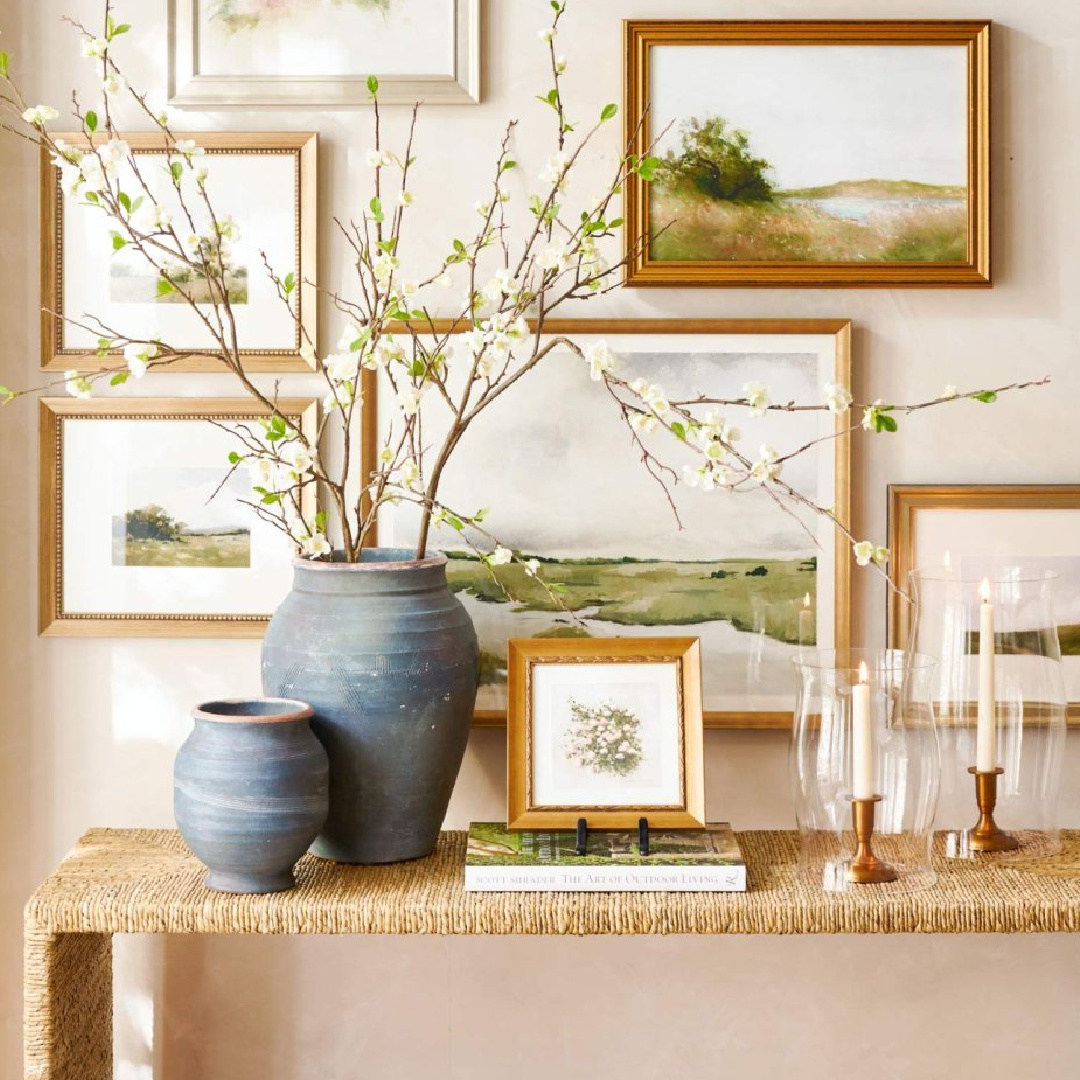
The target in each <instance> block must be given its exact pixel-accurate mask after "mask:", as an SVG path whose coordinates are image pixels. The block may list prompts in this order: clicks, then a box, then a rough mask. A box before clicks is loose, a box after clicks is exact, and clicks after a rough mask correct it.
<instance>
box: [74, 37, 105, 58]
mask: <svg viewBox="0 0 1080 1080" xmlns="http://www.w3.org/2000/svg"><path fill="white" fill-rule="evenodd" d="M79 48H80V50H81V51H82V54H83V58H84V59H86V60H101V59H102V58H103V57H104V56H105V53H106V51H107V50H108V48H109V43H108V42H107V41H106V40H105V39H104V38H103V37H90V36H89V35H87V36H86V37H84V38H83V39H82V42H81V43H80V45H79Z"/></svg>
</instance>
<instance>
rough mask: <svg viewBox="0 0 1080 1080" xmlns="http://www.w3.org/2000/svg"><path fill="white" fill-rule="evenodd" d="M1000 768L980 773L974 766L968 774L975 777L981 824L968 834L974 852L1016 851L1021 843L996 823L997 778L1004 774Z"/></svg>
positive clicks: (976, 798)
mask: <svg viewBox="0 0 1080 1080" xmlns="http://www.w3.org/2000/svg"><path fill="white" fill-rule="evenodd" d="M1004 771H1005V770H1004V769H1002V768H1001V767H1000V766H999V767H998V768H996V769H995V770H994V771H993V772H979V770H978V768H976V766H974V765H972V766H971V767H970V768H969V769H968V772H969V773H971V774H972V775H973V776H974V777H975V801H976V802H977V803H978V805H979V823H978V825H976V826H975V828H974V829H972V830H971V832H970V833H968V847H970V848H971V850H972V851H1015V850H1016V849H1017V848H1018V847H1019V846H1020V841H1019V840H1017V839H1016V837H1015V836H1012V835H1010V834H1009V833H1007V832H1006V831H1005V830H1004V829H1002V828H999V827H998V824H997V822H996V821H994V807H995V806H997V778H998V777H999V776H1000V775H1001V774H1002V773H1003V772H1004Z"/></svg>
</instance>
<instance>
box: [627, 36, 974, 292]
mask: <svg viewBox="0 0 1080 1080" xmlns="http://www.w3.org/2000/svg"><path fill="white" fill-rule="evenodd" d="M624 27H625V31H624V32H625V48H626V68H625V71H626V90H625V105H626V108H625V120H626V125H627V128H626V133H627V140H628V142H629V143H630V144H631V146H632V149H633V151H634V153H635V154H636V155H637V157H638V158H639V159H640V160H641V161H642V162H644V163H645V167H644V168H643V169H642V170H641V172H640V175H637V176H635V177H633V178H632V179H631V181H630V182H628V184H627V187H626V214H625V217H626V226H625V229H626V231H625V236H626V241H627V250H628V253H629V254H631V256H632V257H631V260H630V262H629V263H628V265H627V270H626V280H627V283H628V284H630V285H639V286H646V285H653V286H665V285H669V286H684V285H733V286H740V285H777V286H781V285H803V286H806V285H836V286H851V285H868V286H870V285H877V286H890V287H894V286H903V285H910V286H929V285H942V286H981V285H989V284H990V187H989V184H990V156H989V155H990V147H989V141H990V85H989V79H990V23H989V22H986V21H982V20H977V21H976V20H963V21H944V20H942V21H938V20H934V21H930V20H918V21H912V20H906V21H894V20H889V21H884V20H880V21H879V20H859V21H839V20H836V21H832V20H828V21H783V20H770V21H760V22H758V21H752V22H735V21H731V22H727V21H700V22H682V21H678V22H677V21H667V20H665V21H648V22H643V21H627V22H626V23H625V24H624ZM642 235H644V236H645V237H646V242H645V244H644V247H640V245H636V241H637V238H638V237H640V236H642Z"/></svg>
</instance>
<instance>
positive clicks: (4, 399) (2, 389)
mask: <svg viewBox="0 0 1080 1080" xmlns="http://www.w3.org/2000/svg"><path fill="white" fill-rule="evenodd" d="M14 396H15V391H14V390H9V389H8V388H7V387H6V386H0V405H6V404H7V403H8V402H9V401H10V400H11V399H12V398H13V397H14Z"/></svg>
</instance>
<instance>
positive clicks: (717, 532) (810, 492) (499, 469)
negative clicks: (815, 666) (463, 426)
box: [363, 319, 850, 728]
mask: <svg viewBox="0 0 1080 1080" xmlns="http://www.w3.org/2000/svg"><path fill="white" fill-rule="evenodd" d="M462 329H467V327H462ZM544 333H545V334H550V335H551V336H552V337H553V338H554V337H557V336H559V335H566V336H567V337H569V338H572V340H573V341H574V342H576V343H577V344H578V345H579V346H580V347H581V348H582V349H586V350H587V349H588V348H589V347H590V345H591V344H594V343H597V342H600V341H603V342H606V343H607V345H608V347H609V348H610V349H611V350H612V351H613V353H614V354H615V355H616V357H617V360H618V363H619V365H620V370H621V371H623V372H624V373H625V374H626V376H627V377H628V378H633V377H641V378H644V379H647V380H648V381H649V382H654V383H658V384H660V385H662V386H663V387H664V388H665V389H666V390H667V392H668V393H669V394H670V395H672V399H673V400H674V399H685V398H691V397H693V396H695V395H696V394H698V393H700V392H702V390H703V388H705V389H708V390H709V391H710V392H715V393H716V394H717V396H720V397H730V396H732V395H733V394H734V395H736V396H737V395H738V394H739V393H741V391H742V387H743V386H744V385H745V384H746V383H747V382H749V381H753V380H757V379H765V380H767V381H768V383H769V388H770V390H771V391H772V394H773V400H776V401H787V400H819V399H820V396H821V389H822V386H823V385H824V384H826V383H833V382H835V383H839V384H841V385H843V386H848V385H849V384H850V354H849V341H850V326H849V324H848V323H847V322H845V321H844V320H838V319H837V320H784V319H776V320H767V321H762V320H737V319H736V320H726V321H725V320H709V319H701V320H692V319H684V320H676V319H670V320H669V319H655V320H650V319H614V320H557V321H548V322H547V323H545V326H544ZM368 374H369V376H372V375H373V373H371V372H369V373H368ZM384 402H385V403H386V407H385V408H381V407H380V406H381V403H384ZM395 408H396V406H395V399H394V395H393V392H392V390H391V389H390V388H389V387H388V386H385V385H384V384H383V383H382V382H381V381H379V380H376V379H375V378H373V377H372V378H369V379H368V382H367V386H366V388H365V398H364V431H365V438H364V454H365V460H366V461H367V462H368V465H367V466H366V467H365V468H364V470H363V472H364V475H365V476H366V475H368V474H369V472H370V471H371V470H372V469H373V468H374V467H375V464H376V460H377V454H378V451H379V447H380V446H381V445H382V440H383V439H384V438H386V436H387V433H388V430H389V427H388V425H390V424H391V423H392V420H393V415H394V412H395ZM438 416H439V411H438V409H437V408H433V409H432V410H431V413H430V415H429V414H428V413H427V412H425V418H424V425H425V427H424V430H425V435H426V436H427V437H429V438H432V439H434V438H436V437H437V436H438V430H437V427H436V425H437V423H438ZM731 419H732V421H733V422H734V420H735V419H736V418H735V417H731ZM738 426H739V428H740V429H741V431H742V437H743V438H744V439H745V440H746V443H747V445H748V446H752V447H757V446H759V445H761V444H771V445H773V446H774V447H775V448H776V449H777V450H778V451H779V452H781V453H786V452H787V451H789V450H793V449H795V448H796V447H800V446H802V445H803V444H805V443H808V442H813V441H815V440H820V441H818V442H817V443H816V445H815V446H814V447H813V448H812V450H811V451H810V452H808V453H807V454H805V455H803V456H800V458H799V459H798V460H797V461H795V460H793V461H791V462H789V464H788V466H786V469H785V473H784V476H785V479H790V482H791V483H792V484H793V485H794V486H795V487H796V488H797V489H798V490H799V491H800V492H802V493H803V494H805V495H806V496H808V497H811V498H813V499H814V500H815V501H816V502H817V503H818V505H820V506H825V507H831V508H833V510H834V512H835V513H836V515H837V517H838V518H839V519H840V520H841V521H847V520H848V511H849V454H850V449H849V438H848V435H847V424H846V423H845V417H843V416H842V415H834V414H832V413H829V412H806V413H803V412H795V413H790V414H789V413H784V414H783V415H780V414H778V413H776V412H766V413H765V414H764V415H761V416H751V415H749V414H748V413H744V414H743V415H741V416H739V417H738ZM657 445H658V444H657ZM788 469H790V472H788V471H787V470H788ZM440 497H441V498H442V499H444V500H445V503H446V505H448V506H455V507H456V506H461V507H468V508H470V510H471V509H472V508H473V507H474V506H476V507H477V508H480V507H481V506H482V507H484V508H485V509H486V514H485V516H484V519H483V521H484V528H485V529H488V530H490V533H491V534H492V535H494V536H496V537H498V538H499V541H500V543H503V544H506V545H508V546H509V547H510V548H512V549H513V550H514V551H517V552H520V553H521V557H522V561H528V560H531V559H535V560H536V574H537V577H536V578H533V577H531V576H530V574H529V573H528V567H527V566H526V565H522V561H515V562H514V563H512V564H509V565H506V566H499V567H494V568H489V567H488V566H487V565H486V564H485V563H484V562H483V560H481V559H480V558H478V557H477V555H476V553H475V551H473V550H471V549H470V548H469V546H468V544H467V543H466V542H465V539H464V538H463V536H462V533H460V532H458V531H455V530H454V529H453V528H452V527H451V526H450V525H448V524H443V525H442V526H439V527H437V528H436V529H435V530H434V531H433V533H432V538H431V545H430V546H431V547H432V548H441V549H443V550H444V551H446V553H447V555H448V556H449V563H448V567H447V577H448V579H449V582H450V587H451V589H453V590H454V592H455V593H456V595H457V596H458V598H459V599H460V600H461V602H462V603H463V604H464V605H465V607H466V609H467V610H468V612H469V614H470V616H471V617H472V620H473V623H474V625H475V626H476V629H477V634H478V636H479V639H480V649H481V684H480V690H479V694H478V696H477V713H476V719H477V721H478V722H480V723H488V724H501V723H503V722H504V720H505V716H506V709H507V705H508V697H507V692H508V686H507V681H508V667H507V664H508V659H507V657H508V654H507V641H508V640H510V639H525V638H537V639H540V640H543V639H560V638H562V639H567V640H570V639H574V640H581V641H588V640H589V639H591V638H609V637H613V636H618V637H621V638H626V639H628V640H631V639H634V638H640V637H655V636H657V635H662V634H677V635H693V636H695V637H697V638H698V639H699V641H700V650H701V664H702V673H703V678H704V708H705V722H706V725H707V726H715V727H748V728H764V727H774V728H784V727H787V726H789V725H790V723H791V716H792V710H793V707H794V675H793V667H792V658H793V657H794V656H796V655H797V654H798V651H799V650H800V649H801V648H805V647H820V648H843V647H845V646H846V645H847V644H848V636H849V602H848V591H849V573H850V566H849V564H850V560H849V558H848V551H847V548H846V545H845V544H842V543H839V542H838V540H837V532H836V529H835V528H834V526H833V523H832V522H831V521H830V520H829V519H827V518H825V517H822V516H820V515H814V514H812V513H810V512H809V511H806V512H805V513H804V512H802V510H800V512H799V513H797V514H796V515H795V516H791V515H790V514H788V513H786V512H785V511H784V510H782V509H781V508H780V507H778V506H777V504H776V503H775V502H774V501H773V500H772V499H771V498H770V497H769V495H768V493H767V491H766V490H765V489H763V488H758V489H756V490H753V491H746V492H743V493H740V494H738V495H730V494H728V493H724V492H705V491H701V490H699V489H697V488H690V487H688V486H687V485H685V484H681V483H680V484H678V485H676V486H675V487H674V489H673V492H672V497H673V500H674V510H675V511H677V514H678V516H676V513H675V512H673V507H672V506H671V505H669V503H668V502H667V500H666V498H665V495H664V492H663V491H662V490H661V488H660V487H659V486H658V484H657V483H656V480H655V478H654V477H653V476H651V475H650V474H649V473H648V471H647V470H646V469H645V468H644V467H643V465H642V462H641V454H640V453H639V452H635V447H634V445H633V443H632V442H631V441H630V439H629V437H628V434H627V430H626V426H625V423H624V421H623V419H622V416H621V414H620V412H619V410H618V408H617V407H616V406H615V405H614V403H613V402H612V400H611V397H610V396H609V395H608V393H607V392H606V390H605V389H604V387H603V384H602V383H597V382H594V381H592V380H591V379H590V378H589V373H588V370H587V368H586V365H584V364H582V363H581V361H580V359H579V358H577V357H576V356H574V355H573V354H572V353H571V352H570V351H569V350H562V349H560V350H558V351H556V352H555V353H554V354H553V355H551V356H550V357H549V358H548V359H547V360H545V363H544V364H543V365H542V366H540V367H538V368H536V369H534V370H533V371H531V372H530V373H529V374H528V376H527V377H526V378H525V379H523V380H521V383H519V384H518V385H517V386H515V387H514V388H512V389H511V390H509V391H508V392H507V395H506V401H505V403H502V404H501V405H500V407H499V408H498V409H493V410H492V411H491V412H490V413H487V414H485V415H484V416H483V417H482V418H480V419H479V420H477V421H476V423H475V424H474V425H473V426H472V427H471V428H470V430H469V434H468V438H467V439H463V440H462V442H461V444H460V445H459V447H458V448H457V450H456V451H455V454H454V458H453V460H452V461H451V462H450V463H449V464H448V465H447V467H446V469H445V471H444V472H443V474H442V479H441V486H440ZM418 527H419V526H418V514H417V512H416V508H415V507H414V506H412V505H409V504H407V503H405V502H402V503H401V504H400V505H395V506H392V507H387V508H386V509H385V510H384V511H382V512H380V515H379V522H378V541H377V542H378V543H379V545H380V546H382V547H402V548H407V547H409V546H410V545H413V544H415V542H416V539H417V535H418ZM373 542H374V541H373Z"/></svg>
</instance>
